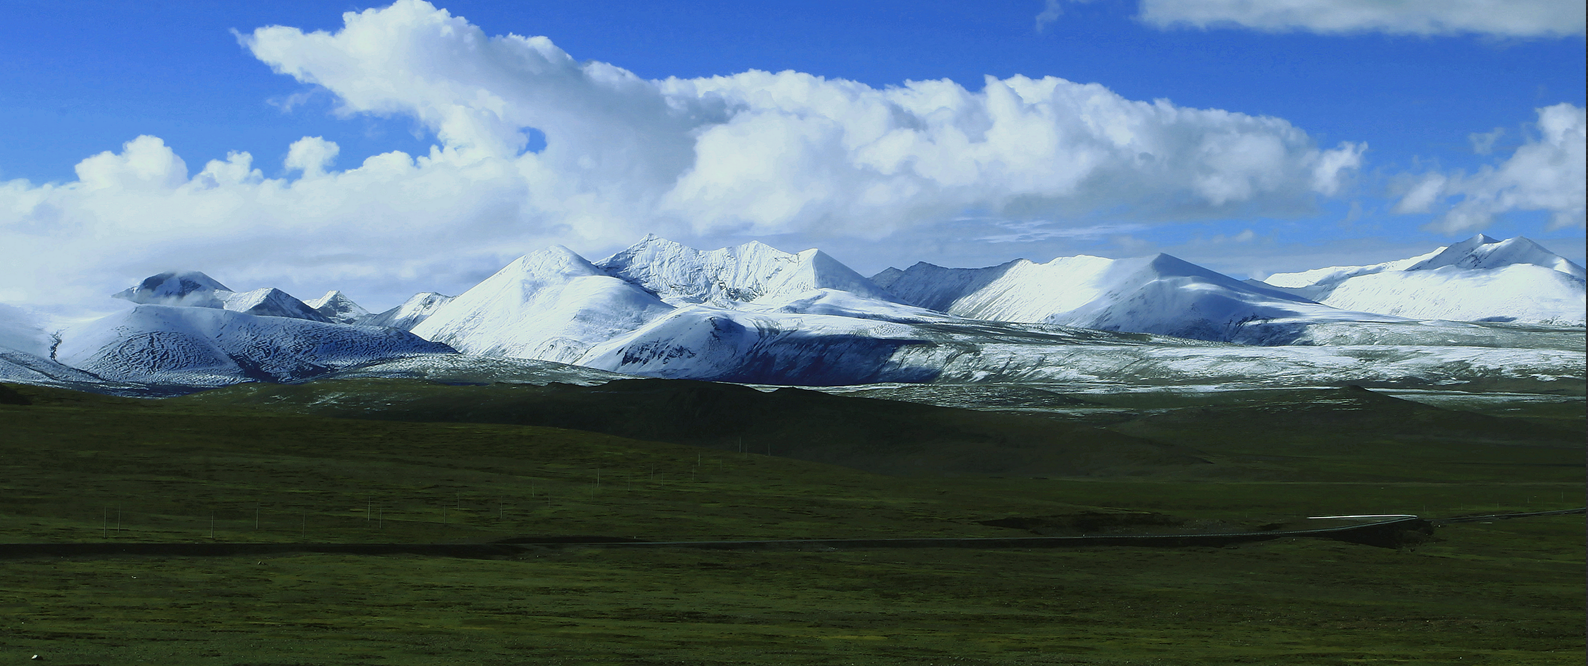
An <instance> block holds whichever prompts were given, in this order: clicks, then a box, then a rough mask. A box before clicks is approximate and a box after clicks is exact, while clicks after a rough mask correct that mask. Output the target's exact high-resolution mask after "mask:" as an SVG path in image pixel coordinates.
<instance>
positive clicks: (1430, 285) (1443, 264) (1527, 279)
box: [1269, 234, 1588, 326]
mask: <svg viewBox="0 0 1588 666" xmlns="http://www.w3.org/2000/svg"><path fill="white" fill-rule="evenodd" d="M1379 267H1382V268H1379ZM1374 268H1379V269H1378V270H1368V269H1374ZM1583 278H1584V271H1583V267H1581V266H1578V265H1577V264H1574V263H1572V262H1571V261H1569V260H1567V259H1566V258H1564V257H1561V256H1559V255H1557V254H1555V253H1553V252H1550V251H1549V250H1547V249H1545V248H1543V247H1541V246H1539V245H1538V244H1537V243H1534V242H1533V241H1531V240H1528V239H1527V238H1523V237H1520V236H1519V237H1516V238H1511V239H1508V240H1503V241H1501V240H1495V239H1493V238H1490V237H1488V236H1484V235H1482V234H1479V235H1477V236H1474V237H1472V238H1470V239H1467V240H1465V241H1462V242H1460V243H1456V244H1454V245H1451V246H1449V247H1447V248H1443V249H1441V250H1439V251H1436V252H1432V253H1429V254H1427V255H1423V256H1421V257H1413V258H1412V259H1406V260H1402V261H1399V262H1390V263H1389V264H1379V265H1377V266H1361V267H1354V268H1353V267H1344V268H1340V269H1337V270H1334V271H1333V272H1331V273H1327V274H1321V273H1319V272H1318V271H1308V272H1305V273H1284V274H1277V275H1273V276H1269V284H1275V285H1279V286H1284V287H1287V288H1286V291H1289V292H1292V293H1295V294H1300V295H1305V296H1306V297H1309V298H1313V299H1315V300H1317V301H1318V302H1320V303H1323V304H1324V305H1328V306H1331V307H1336V308H1342V309H1350V310H1361V311H1365V312H1376V313H1382V314H1388V315H1396V316H1401V317H1410V318H1426V319H1449V320H1455V321H1507V322H1518V323H1529V324H1546V325H1565V326H1582V325H1584V323H1585V320H1588V298H1585V295H1588V289H1585V287H1584V284H1585V283H1584V279H1583ZM1308 280H1311V281H1310V282H1309V281H1308Z"/></svg>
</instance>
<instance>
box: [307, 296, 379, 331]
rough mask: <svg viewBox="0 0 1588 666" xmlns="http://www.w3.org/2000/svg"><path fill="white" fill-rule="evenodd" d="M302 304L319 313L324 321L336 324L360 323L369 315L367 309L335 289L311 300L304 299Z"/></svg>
mask: <svg viewBox="0 0 1588 666" xmlns="http://www.w3.org/2000/svg"><path fill="white" fill-rule="evenodd" d="M303 304H304V305H307V306H309V308H310V309H312V310H314V311H315V312H318V313H320V316H322V317H325V319H326V321H329V322H332V323H336V324H362V323H364V322H365V320H367V319H369V316H370V314H369V310H365V309H364V308H363V307H362V306H360V305H359V304H358V303H354V302H353V299H351V298H348V297H347V294H344V293H342V292H341V291H338V290H335V289H332V290H331V291H328V292H325V295H324V296H321V297H319V298H316V299H314V300H312V301H304V302H303Z"/></svg>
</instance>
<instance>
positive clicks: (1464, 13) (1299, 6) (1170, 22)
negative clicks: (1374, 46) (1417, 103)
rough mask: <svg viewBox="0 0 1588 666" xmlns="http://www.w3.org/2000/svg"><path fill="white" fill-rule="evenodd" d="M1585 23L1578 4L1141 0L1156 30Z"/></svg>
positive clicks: (1551, 33)
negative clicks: (1177, 27) (1178, 27)
mask: <svg viewBox="0 0 1588 666" xmlns="http://www.w3.org/2000/svg"><path fill="white" fill-rule="evenodd" d="M1585 17H1588V14H1585V11H1584V8H1583V3H1582V2H1581V1H1580V0H1394V1H1386V0H1141V14H1140V18H1141V19H1142V20H1143V21H1145V22H1147V23H1149V24H1152V25H1154V26H1157V27H1159V28H1169V27H1176V26H1190V27H1195V28H1220V27H1243V28H1250V29H1254V30H1261V31H1264V32H1293V31H1304V32H1317V33H1324V34H1340V33H1360V32H1383V33H1389V34H1401V35H1424V36H1428V35H1455V34H1481V35H1492V36H1498V37H1565V36H1569V35H1581V34H1583V32H1584V22H1585V20H1588V18H1585Z"/></svg>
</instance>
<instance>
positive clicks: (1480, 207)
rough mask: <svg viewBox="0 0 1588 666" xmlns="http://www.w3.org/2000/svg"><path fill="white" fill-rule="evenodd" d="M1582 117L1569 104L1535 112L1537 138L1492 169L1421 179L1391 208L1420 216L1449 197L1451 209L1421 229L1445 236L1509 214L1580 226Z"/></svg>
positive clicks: (1586, 121)
mask: <svg viewBox="0 0 1588 666" xmlns="http://www.w3.org/2000/svg"><path fill="white" fill-rule="evenodd" d="M1585 125H1588V114H1585V109H1584V108H1582V107H1579V106H1576V105H1573V104H1565V103H1563V104H1556V105H1554V106H1548V107H1544V108H1542V109H1538V123H1537V128H1538V136H1537V137H1535V138H1532V139H1529V140H1528V141H1526V142H1525V143H1523V144H1522V145H1521V146H1520V147H1518V148H1517V149H1516V151H1515V152H1513V153H1512V154H1511V156H1510V157H1509V158H1507V159H1506V160H1505V161H1504V162H1502V163H1500V164H1499V165H1498V166H1492V165H1491V166H1485V167H1484V168H1483V169H1481V170H1479V171H1478V172H1477V173H1474V174H1471V175H1465V174H1459V173H1458V174H1453V175H1446V174H1439V173H1431V174H1426V175H1424V176H1423V177H1422V178H1421V180H1419V181H1418V182H1417V184H1416V185H1415V186H1413V187H1412V188H1411V189H1410V190H1409V191H1408V192H1407V193H1406V194H1405V195H1404V196H1403V197H1402V198H1401V200H1400V202H1399V203H1397V204H1396V205H1395V208H1394V210H1395V212H1397V213H1422V212H1428V211H1430V210H1432V209H1434V208H1435V206H1436V205H1438V204H1440V203H1442V202H1444V201H1445V200H1447V199H1450V198H1457V201H1456V202H1455V203H1454V204H1453V205H1452V206H1451V208H1450V209H1449V210H1447V211H1445V212H1444V214H1442V215H1441V216H1440V217H1439V218H1437V219H1435V220H1434V221H1433V222H1432V223H1430V224H1428V225H1427V226H1426V227H1424V229H1425V230H1429V231H1438V232H1442V233H1446V234H1465V233H1469V232H1472V231H1479V230H1482V229H1484V228H1487V227H1488V226H1489V225H1490V224H1491V223H1493V222H1494V219H1495V217H1496V216H1498V215H1501V214H1503V213H1506V212H1509V211H1544V212H1547V213H1549V214H1550V224H1549V228H1550V229H1551V230H1554V229H1563V228H1567V227H1582V226H1584V216H1585V214H1588V203H1585V201H1588V167H1585V166H1584V164H1585V160H1588V151H1585V149H1584V146H1585V140H1584V136H1585V130H1584V127H1585Z"/></svg>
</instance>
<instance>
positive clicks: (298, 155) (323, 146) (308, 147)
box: [286, 136, 342, 178]
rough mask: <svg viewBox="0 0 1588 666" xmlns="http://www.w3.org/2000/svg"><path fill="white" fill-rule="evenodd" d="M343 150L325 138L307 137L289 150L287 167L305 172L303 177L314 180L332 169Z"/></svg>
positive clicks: (299, 140)
mask: <svg viewBox="0 0 1588 666" xmlns="http://www.w3.org/2000/svg"><path fill="white" fill-rule="evenodd" d="M340 152H342V148H341V147H340V146H337V145H336V142H335V141H326V140H325V139H324V138H323V137H318V136H306V137H303V138H301V139H298V140H297V141H294V142H292V145H291V146H290V147H288V148H287V160H286V167H287V169H289V170H294V171H301V172H303V177H305V178H312V177H315V176H319V175H322V174H324V173H325V170H326V169H328V168H330V166H331V162H333V161H335V160H336V154H337V153H340Z"/></svg>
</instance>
